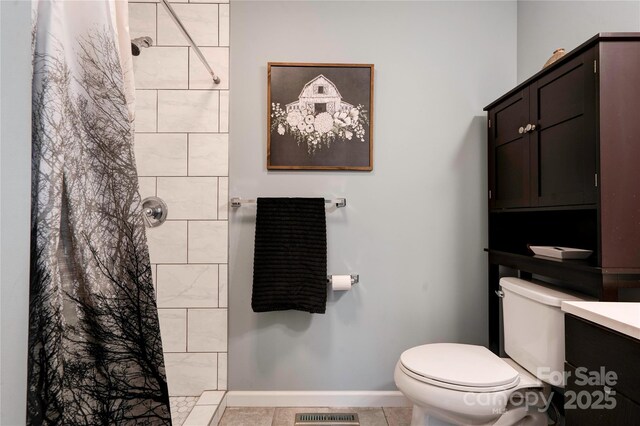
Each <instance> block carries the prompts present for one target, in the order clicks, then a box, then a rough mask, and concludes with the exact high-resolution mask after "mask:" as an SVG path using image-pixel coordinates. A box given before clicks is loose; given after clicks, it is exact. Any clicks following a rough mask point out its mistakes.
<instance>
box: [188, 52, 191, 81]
mask: <svg viewBox="0 0 640 426" xmlns="http://www.w3.org/2000/svg"><path fill="white" fill-rule="evenodd" d="M187 90H191V47H187Z"/></svg>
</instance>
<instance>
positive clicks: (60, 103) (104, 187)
mask: <svg viewBox="0 0 640 426" xmlns="http://www.w3.org/2000/svg"><path fill="white" fill-rule="evenodd" d="M33 5H34V27H33V52H34V56H33V136H32V138H33V140H32V145H33V148H32V150H33V154H32V230H31V250H32V252H31V283H30V318H29V360H28V362H29V377H28V381H29V383H28V404H27V422H28V424H30V425H107V424H109V425H124V424H136V425H145V424H146V425H157V424H171V419H170V414H169V394H168V389H167V382H166V376H165V371H164V361H163V356H162V342H161V340H160V329H159V324H158V315H157V310H156V304H155V295H154V289H153V284H152V280H151V267H150V263H149V254H148V249H147V241H146V237H145V230H144V225H143V222H142V216H141V206H140V197H139V195H138V181H137V177H136V169H135V161H134V157H133V132H132V130H133V120H132V116H131V113H130V111H131V109H130V108H131V106H132V99H131V97H130V92H131V91H130V90H128V87H127V82H130V81H132V80H131V76H126V75H125V70H126V71H127V72H130V71H131V70H130V68H126V67H127V64H130V60H128V56H125V55H130V52H125V51H123V48H122V47H121V46H127V47H128V46H129V44H128V43H121V42H119V39H118V37H126V38H127V41H128V37H129V35H128V31H126V29H127V25H126V22H122V19H123V17H124V18H126V13H125V14H124V15H123V14H122V7H123V5H124V8H125V9H124V10H125V12H126V2H125V1H121V0H120V2H116V1H114V0H94V1H61V0H48V1H45V0H41V1H37V0H34V2H33ZM121 58H122V59H121ZM123 66H124V68H123Z"/></svg>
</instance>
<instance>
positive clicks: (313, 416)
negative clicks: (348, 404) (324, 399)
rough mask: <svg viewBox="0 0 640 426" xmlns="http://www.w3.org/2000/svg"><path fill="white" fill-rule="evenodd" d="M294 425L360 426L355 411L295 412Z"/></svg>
mask: <svg viewBox="0 0 640 426" xmlns="http://www.w3.org/2000/svg"><path fill="white" fill-rule="evenodd" d="M294 426H360V420H358V415H357V414H355V413H297V414H296V422H295V423H294Z"/></svg>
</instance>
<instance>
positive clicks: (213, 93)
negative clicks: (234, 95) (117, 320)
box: [129, 0, 229, 423]
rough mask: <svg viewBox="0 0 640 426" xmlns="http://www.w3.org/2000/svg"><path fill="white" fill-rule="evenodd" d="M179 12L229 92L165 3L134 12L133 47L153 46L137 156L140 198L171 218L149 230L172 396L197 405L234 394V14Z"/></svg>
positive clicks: (137, 60)
mask: <svg viewBox="0 0 640 426" xmlns="http://www.w3.org/2000/svg"><path fill="white" fill-rule="evenodd" d="M172 5H173V7H174V9H175V11H176V13H177V14H178V16H179V17H180V18H181V20H182V22H183V23H184V25H185V26H186V28H187V30H188V31H189V33H190V34H191V36H192V37H193V39H194V40H195V42H196V43H197V44H198V46H200V47H201V50H202V52H203V53H204V55H205V56H206V57H207V59H208V61H209V63H210V65H211V67H212V68H213V70H214V71H215V72H216V73H217V74H218V75H219V76H220V78H221V83H220V84H219V85H215V84H214V83H213V81H212V79H211V77H210V76H209V74H208V73H207V71H206V70H205V68H204V66H203V65H202V63H201V62H200V60H199V59H198V57H197V56H196V54H195V52H193V50H192V48H191V47H189V44H188V43H187V41H186V39H185V38H184V37H183V36H182V34H181V33H180V32H179V30H178V28H177V26H176V24H175V23H174V22H173V20H172V19H171V18H170V16H169V15H168V14H167V12H166V10H165V9H164V6H163V5H162V4H161V3H157V2H155V1H142V0H139V1H135V2H134V1H131V2H129V15H130V16H129V20H130V31H131V37H132V38H136V37H142V36H150V37H151V38H153V41H154V45H153V47H151V48H148V49H143V50H142V52H141V54H140V56H138V57H134V60H133V61H134V72H135V83H136V137H135V153H136V161H137V166H138V175H139V176H140V178H139V179H140V192H141V195H142V197H147V196H151V195H157V196H158V197H160V198H162V199H163V200H164V201H165V202H166V203H167V205H168V210H169V212H168V218H167V221H166V222H165V223H164V224H163V225H162V226H160V227H157V228H153V229H147V237H148V240H149V250H150V254H151V263H152V268H153V272H154V283H155V285H156V291H157V302H158V313H159V317H160V328H161V332H162V340H163V345H164V356H165V363H166V369H167V376H168V383H169V393H170V395H171V396H173V397H178V396H180V397H197V396H200V395H201V394H202V393H203V392H204V391H216V390H218V391H220V390H225V389H226V388H227V259H228V256H227V239H228V222H227V208H228V206H227V204H228V203H227V199H228V196H227V187H228V117H229V113H228V100H229V90H228V88H229V70H228V68H229V65H228V64H229V4H228V3H225V2H209V1H198V2H193V1H192V2H191V3H188V2H172ZM181 401H182V400H181ZM185 401H187V400H186V399H185ZM173 402H174V403H175V402H176V401H175V400H174V401H173ZM183 405H184V404H183ZM176 411H177V410H176ZM183 411H184V410H183ZM176 414H177V413H176ZM181 414H182V413H181ZM178 423H181V422H178Z"/></svg>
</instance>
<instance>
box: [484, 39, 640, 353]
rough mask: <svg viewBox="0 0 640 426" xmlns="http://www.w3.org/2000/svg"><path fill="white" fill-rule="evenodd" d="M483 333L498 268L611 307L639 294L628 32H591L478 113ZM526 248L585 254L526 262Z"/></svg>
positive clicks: (638, 137) (633, 75)
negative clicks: (484, 256)
mask: <svg viewBox="0 0 640 426" xmlns="http://www.w3.org/2000/svg"><path fill="white" fill-rule="evenodd" d="M485 111H487V113H488V134H489V138H488V163H489V164H488V174H489V176H488V177H489V188H488V193H487V196H488V200H489V247H488V248H487V252H488V257H489V312H490V318H489V330H490V336H489V340H490V348H491V349H492V350H493V351H494V352H499V348H500V336H499V299H498V297H497V296H496V295H495V294H494V292H495V291H496V290H498V281H499V278H500V266H507V267H510V268H513V269H515V270H517V271H519V273H520V275H521V276H523V278H531V276H532V274H535V275H540V276H545V277H548V278H550V279H552V280H553V281H554V283H557V285H559V286H561V287H564V288H567V289H570V290H574V291H578V292H581V293H584V294H586V295H590V296H592V297H595V298H598V299H600V300H609V301H615V300H617V299H618V289H619V288H621V287H640V33H601V34H598V35H596V36H595V37H593V38H591V39H590V40H588V41H587V42H585V43H584V44H582V45H581V46H579V47H578V48H576V49H575V50H573V51H571V52H569V53H568V54H567V55H566V56H564V57H563V58H562V59H560V60H559V61H558V62H556V63H555V64H553V65H552V66H550V67H548V68H546V69H544V70H542V71H540V72H539V73H537V74H536V75H534V76H533V77H531V78H530V79H528V80H526V81H525V82H523V83H522V84H520V85H518V86H517V87H516V88H514V89H513V90H511V91H510V92H508V93H507V94H505V95H504V96H502V97H500V98H499V99H497V100H496V101H494V102H493V103H491V104H490V105H488V106H487V107H486V108H485ZM529 245H546V246H565V247H576V248H583V249H589V250H593V255H592V256H591V258H589V259H588V260H586V261H561V260H553V259H545V258H540V257H534V256H533V255H532V253H531V252H530V251H529V249H528V246H529Z"/></svg>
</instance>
